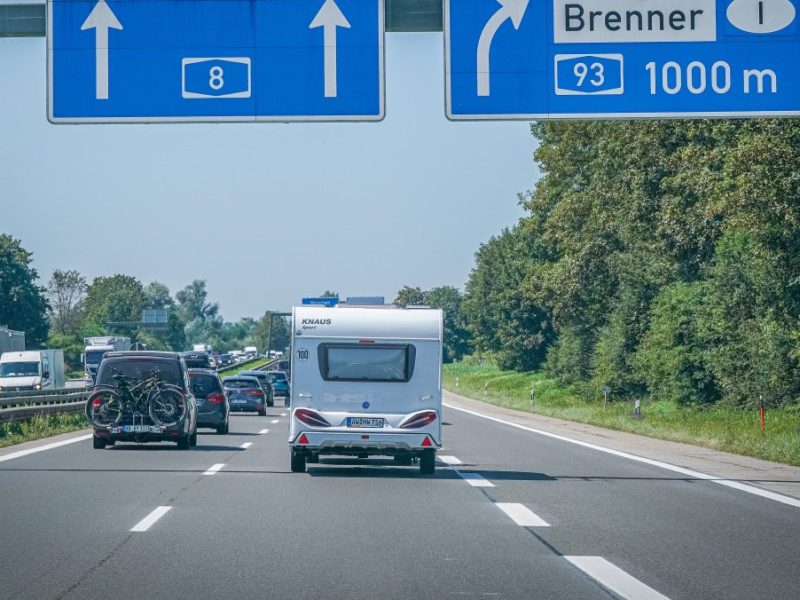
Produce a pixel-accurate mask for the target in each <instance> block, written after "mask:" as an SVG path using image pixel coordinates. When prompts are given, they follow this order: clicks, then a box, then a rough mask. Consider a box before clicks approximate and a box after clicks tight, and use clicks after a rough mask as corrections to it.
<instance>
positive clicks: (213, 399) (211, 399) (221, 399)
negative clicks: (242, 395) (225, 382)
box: [206, 392, 225, 404]
mask: <svg viewBox="0 0 800 600" xmlns="http://www.w3.org/2000/svg"><path fill="white" fill-rule="evenodd" d="M206 402H208V403H209V404H225V394H223V393H222V392H214V393H212V394H209V395H208V396H207V397H206Z"/></svg>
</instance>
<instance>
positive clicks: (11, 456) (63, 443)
mask: <svg viewBox="0 0 800 600" xmlns="http://www.w3.org/2000/svg"><path fill="white" fill-rule="evenodd" d="M91 437H92V434H91V433H87V434H86V435H79V436H78V437H74V438H69V439H68V440H61V441H60V442H53V443H52V444H45V445H44V446H37V447H36V448H28V449H27V450H17V451H16V452H12V453H11V454H6V455H5V456H0V462H5V461H7V460H12V459H14V458H21V457H23V456H28V454H35V453H36V452H43V451H44V450H52V449H53V448H59V447H61V446H66V445H67V444H74V443H75V442H82V441H83V440H88V439H90V438H91Z"/></svg>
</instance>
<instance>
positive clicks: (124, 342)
mask: <svg viewBox="0 0 800 600" xmlns="http://www.w3.org/2000/svg"><path fill="white" fill-rule="evenodd" d="M83 346H84V350H83V354H82V355H81V361H82V362H83V371H84V373H85V374H86V379H88V380H89V381H91V382H92V383H94V381H95V379H96V378H97V367H99V366H100V362H101V361H102V360H103V357H104V356H105V355H106V353H107V352H127V351H128V350H130V349H131V338H127V337H115V336H109V335H106V336H98V337H87V338H83Z"/></svg>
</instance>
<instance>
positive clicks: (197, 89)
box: [47, 0, 384, 123]
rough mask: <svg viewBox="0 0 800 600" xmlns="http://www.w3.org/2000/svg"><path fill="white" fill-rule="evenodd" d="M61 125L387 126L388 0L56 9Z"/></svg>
mask: <svg viewBox="0 0 800 600" xmlns="http://www.w3.org/2000/svg"><path fill="white" fill-rule="evenodd" d="M47 8H48V19H47V26H48V31H47V50H48V51H47V55H48V85H49V89H48V117H49V118H50V120H51V121H53V122H58V123H86V122H88V123H93V122H94V123H96V122H158V121H211V122H215V121H356V120H359V121H360V120H371V121H375V120H380V119H382V118H383V116H384V72H383V56H384V48H383V37H384V15H383V0H108V1H107V2H106V1H105V0H49V1H48V5H47Z"/></svg>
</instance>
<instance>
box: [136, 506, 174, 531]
mask: <svg viewBox="0 0 800 600" xmlns="http://www.w3.org/2000/svg"><path fill="white" fill-rule="evenodd" d="M170 508H172V507H171V506H159V507H158V508H157V509H155V510H154V511H153V512H151V513H150V514H149V515H147V516H146V517H145V518H144V519H142V520H141V521H139V522H138V523H137V524H136V525H134V526H133V527H131V531H147V530H148V529H150V527H152V525H153V523H155V522H156V521H158V520H159V519H160V518H161V517H163V516H164V515H165V514H167V512H168V511H169V509H170Z"/></svg>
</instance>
